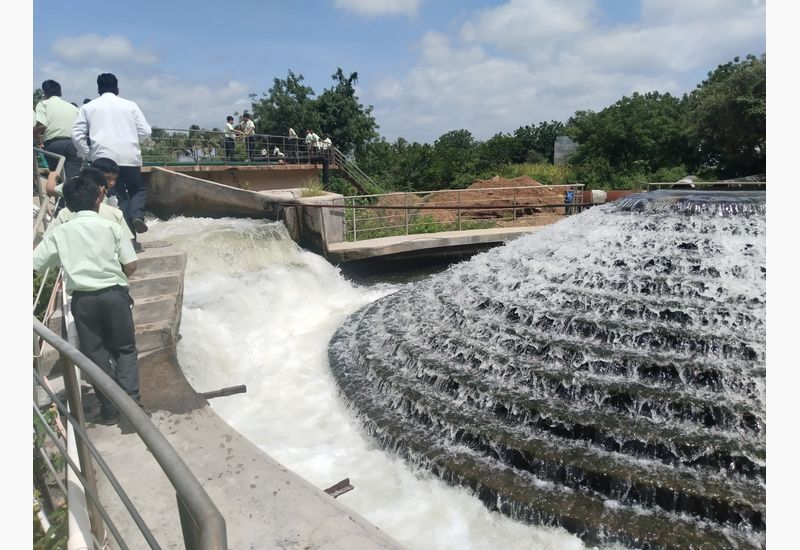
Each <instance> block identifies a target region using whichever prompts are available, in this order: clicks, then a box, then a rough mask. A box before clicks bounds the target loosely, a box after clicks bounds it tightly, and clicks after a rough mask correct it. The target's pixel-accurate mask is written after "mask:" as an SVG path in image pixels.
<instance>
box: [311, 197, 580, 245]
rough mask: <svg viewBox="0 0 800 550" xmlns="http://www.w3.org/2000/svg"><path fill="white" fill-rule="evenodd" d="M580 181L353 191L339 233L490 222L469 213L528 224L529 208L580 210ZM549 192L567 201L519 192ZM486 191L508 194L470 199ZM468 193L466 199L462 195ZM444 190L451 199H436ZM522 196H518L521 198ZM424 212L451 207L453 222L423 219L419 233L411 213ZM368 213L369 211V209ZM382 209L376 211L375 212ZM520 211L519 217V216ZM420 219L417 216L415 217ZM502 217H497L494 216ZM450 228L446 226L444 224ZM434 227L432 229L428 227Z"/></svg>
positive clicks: (351, 236) (350, 235) (352, 236)
mask: <svg viewBox="0 0 800 550" xmlns="http://www.w3.org/2000/svg"><path fill="white" fill-rule="evenodd" d="M584 187H585V186H584V185H583V184H565V185H547V186H542V187H539V186H530V185H522V186H515V187H488V188H479V189H469V188H468V189H442V190H438V191H426V192H422V191H418V192H396V193H379V194H368V195H356V196H349V197H344V201H345V205H344V206H338V208H342V209H343V210H344V211H345V220H344V224H345V226H344V231H345V240H347V241H357V240H359V237H360V238H361V239H364V237H363V235H365V234H366V235H372V236H370V237H368V238H374V235H375V234H378V235H379V236H394V235H403V234H405V235H409V234H412V233H416V232H426V233H430V232H437V231H451V230H458V231H461V230H463V229H464V226H465V225H466V224H465V223H464V222H465V220H466V221H467V222H472V223H473V224H474V223H479V224H487V223H489V224H494V225H496V222H495V221H487V220H475V219H472V218H467V214H468V213H472V214H471V215H472V216H474V214H476V213H478V212H480V211H488V210H492V211H511V216H510V219H505V216H504V217H503V220H502V221H504V222H510V223H511V225H512V227H519V226H522V227H524V226H529V225H536V223H533V224H531V223H530V222H535V220H536V218H537V217H538V216H537V215H536V214H534V213H533V212H532V210H533V209H548V210H549V211H550V212H549V213H550V214H560V213H562V212H563V213H564V214H565V215H569V214H571V213H576V212H579V211H580V210H582V209H583V208H584V206H585V205H584V203H583V190H584ZM541 190H548V191H551V192H552V194H553V195H558V196H559V197H560V195H561V193H562V192H564V191H572V192H573V199H572V202H564V201H561V200H559V201H549V202H547V203H534V202H530V201H524V200H523V199H524V193H525V192H531V191H534V192H535V191H541ZM488 192H495V193H497V192H500V193H503V194H505V195H507V196H486V197H485V198H482V197H481V198H475V196H476V195H480V194H483V193H488ZM467 193H468V194H469V196H468V197H467V198H465V199H464V198H462V197H464V194H467ZM442 194H449V195H455V197H454V198H453V199H452V200H447V201H437V200H436V198H437V196H438V195H442ZM520 195H522V196H520ZM386 197H389V198H392V199H393V202H396V203H397V204H376V203H377V202H378V201H379V200H380V199H381V198H386ZM409 197H416V198H417V201H415V202H416V204H409V202H410V201H409ZM314 206H318V207H320V208H323V207H325V208H335V207H336V206H335V205H314ZM365 210H366V211H367V212H366V215H362V216H359V214H358V212H359V211H365ZM393 210H396V211H398V212H400V211H402V212H403V214H402V218H403V219H402V220H400V219H397V218H398V217H399V216H398V215H392V214H391V211H393ZM425 210H439V211H442V210H445V211H452V212H453V213H454V215H455V218H454V219H453V220H447V221H436V220H433V223H435V224H436V226H432V225H430V224H427V222H426V223H423V224H422V227H421V229H420V230H419V231H418V230H416V229H415V228H414V219H413V218H414V216H419V214H420V212H423V211H425ZM370 211H371V212H370ZM382 211H383V212H385V213H384V214H380V212H382ZM519 212H521V213H522V214H523V215H522V216H518V213H519ZM418 219H419V218H418ZM498 221H501V220H498ZM449 225H452V226H453V228H452V229H450V228H449V227H446V226H449ZM432 230H433V231H432Z"/></svg>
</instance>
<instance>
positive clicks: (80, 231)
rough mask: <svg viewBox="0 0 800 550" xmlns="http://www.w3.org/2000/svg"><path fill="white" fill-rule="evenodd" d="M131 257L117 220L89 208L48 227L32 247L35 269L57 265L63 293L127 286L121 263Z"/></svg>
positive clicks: (134, 257) (133, 257) (134, 255)
mask: <svg viewBox="0 0 800 550" xmlns="http://www.w3.org/2000/svg"><path fill="white" fill-rule="evenodd" d="M134 261H136V253H135V252H134V251H133V245H132V244H131V241H130V240H128V239H125V238H123V236H122V229H121V228H120V226H119V224H117V223H114V222H111V221H109V220H106V219H104V218H101V217H100V215H99V214H98V213H97V212H94V211H93V210H84V211H81V212H78V213H77V214H75V217H74V218H72V219H71V220H70V222H69V223H63V224H61V225H57V226H55V227H53V228H51V229H48V230H47V232H46V233H45V234H44V237H43V238H42V242H40V243H39V244H38V245H37V246H36V248H34V249H33V269H34V270H35V271H43V270H44V269H45V268H48V267H55V266H57V265H59V264H60V265H61V267H62V268H63V269H64V278H65V281H66V290H67V294H72V293H73V292H74V291H75V290H82V291H93V290H101V289H104V288H108V287H111V286H114V285H120V286H128V278H127V277H126V276H125V273H123V271H122V265H126V264H129V263H131V262H134Z"/></svg>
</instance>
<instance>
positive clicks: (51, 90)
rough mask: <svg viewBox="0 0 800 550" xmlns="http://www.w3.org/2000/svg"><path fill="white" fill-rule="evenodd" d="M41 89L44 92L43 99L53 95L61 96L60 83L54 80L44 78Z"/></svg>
mask: <svg viewBox="0 0 800 550" xmlns="http://www.w3.org/2000/svg"><path fill="white" fill-rule="evenodd" d="M42 91H43V92H44V98H45V99H47V98H50V97H53V96H54V95H55V96H58V97H61V84H59V83H58V82H56V81H55V80H45V81H44V82H42Z"/></svg>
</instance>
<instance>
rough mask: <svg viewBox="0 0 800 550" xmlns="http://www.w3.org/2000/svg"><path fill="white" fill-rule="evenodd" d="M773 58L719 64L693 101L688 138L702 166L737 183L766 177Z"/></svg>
mask: <svg viewBox="0 0 800 550" xmlns="http://www.w3.org/2000/svg"><path fill="white" fill-rule="evenodd" d="M766 112H767V57H766V55H762V56H761V57H760V58H757V57H755V56H754V55H748V56H747V57H746V58H745V59H744V60H740V59H739V58H738V57H736V58H734V60H733V61H732V62H730V63H726V64H725V65H719V66H718V67H717V68H716V70H714V71H713V72H709V73H708V78H707V79H706V80H704V81H703V82H702V83H700V84H699V85H698V87H697V89H696V90H694V91H693V92H692V93H691V95H690V96H689V113H688V133H689V136H690V138H691V140H692V143H693V144H694V145H695V147H696V150H697V151H698V155H699V159H698V161H699V165H700V166H704V167H710V168H712V169H714V170H715V171H716V173H717V175H718V176H719V177H722V178H732V177H740V176H747V175H753V174H762V173H765V172H766V161H767V125H766V122H767V117H766Z"/></svg>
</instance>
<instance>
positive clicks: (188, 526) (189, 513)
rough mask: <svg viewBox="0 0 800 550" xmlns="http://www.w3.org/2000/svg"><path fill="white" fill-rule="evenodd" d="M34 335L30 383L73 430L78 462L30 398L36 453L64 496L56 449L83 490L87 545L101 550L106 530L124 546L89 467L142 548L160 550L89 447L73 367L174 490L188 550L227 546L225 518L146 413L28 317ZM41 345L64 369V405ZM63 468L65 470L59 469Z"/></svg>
mask: <svg viewBox="0 0 800 550" xmlns="http://www.w3.org/2000/svg"><path fill="white" fill-rule="evenodd" d="M33 333H34V369H33V378H34V384H35V385H38V386H39V387H41V388H43V390H44V391H45V392H46V393H47V395H48V397H49V398H50V400H51V401H52V403H53V405H54V406H55V407H56V408H57V410H58V414H59V418H60V419H61V420H62V421H64V420H65V421H66V422H67V423H68V424H69V425H70V426H71V427H72V429H73V430H74V434H75V438H76V444H77V447H78V456H79V463H76V462H75V460H73V459H72V458H71V457H70V455H69V453H68V452H67V449H66V445H65V443H64V442H63V441H62V437H60V436H59V434H57V433H56V432H55V431H54V430H53V429H52V428H51V427H50V425H49V422H48V420H47V419H46V418H45V417H44V415H43V413H42V411H41V410H40V407H39V404H38V402H37V401H36V400H34V403H33V410H34V416H35V417H36V418H38V419H39V421H40V425H41V426H42V427H43V429H44V432H45V434H46V435H47V438H48V439H47V443H48V445H42V446H40V448H39V449H38V452H39V454H41V455H42V456H43V457H44V459H45V463H46V464H48V469H49V470H50V473H51V475H52V476H53V478H54V479H56V484H57V485H58V486H59V488H60V489H61V490H62V491H63V492H64V498H67V493H66V491H65V489H64V486H65V485H66V482H65V483H63V484H62V483H60V481H59V480H58V477H59V475H58V472H57V469H56V468H55V467H54V466H53V461H51V460H49V456H48V453H47V451H46V450H45V448H46V447H49V449H48V450H50V451H53V449H55V450H57V451H58V453H59V454H60V455H61V456H62V457H63V459H64V461H65V462H66V466H68V468H69V469H70V470H71V471H72V472H73V474H74V475H75V477H76V478H77V479H78V480H79V482H80V484H81V485H82V486H83V491H84V493H85V495H86V496H87V497H88V501H87V503H86V505H87V508H88V517H89V521H90V523H91V539H92V540H91V544H92V546H93V547H94V548H104V547H106V536H107V535H106V531H105V529H106V528H108V531H110V533H111V535H112V536H113V538H114V541H115V544H116V545H117V547H119V548H123V549H124V548H128V544H127V542H126V540H124V538H123V536H122V534H121V533H120V530H119V528H118V527H117V525H116V524H115V522H114V521H112V519H111V517H110V516H109V513H108V511H107V510H106V508H105V506H103V503H102V502H101V499H100V496H99V494H98V491H97V487H96V486H95V483H94V473H95V469H94V464H95V463H96V464H97V466H99V469H100V470H101V471H102V473H103V474H105V476H106V478H107V479H108V482H109V484H110V485H111V487H112V488H113V490H114V492H116V494H117V495H118V496H119V498H120V500H121V501H122V503H123V505H124V507H125V509H126V510H127V511H128V513H129V514H130V517H131V518H132V519H133V521H134V523H135V524H136V526H137V527H138V529H139V531H140V532H141V534H142V536H143V537H144V539H145V540H146V541H147V544H148V545H149V546H150V547H151V548H160V545H159V544H158V542H157V541H156V539H155V537H154V536H153V534H152V532H151V531H150V529H149V528H148V527H147V525H146V524H145V522H144V520H143V519H142V517H141V515H140V514H139V512H138V511H137V509H136V507H135V506H134V505H133V503H132V502H131V501H130V498H129V497H128V496H127V495H126V493H125V491H124V490H123V489H122V487H121V485H120V484H119V481H118V480H117V479H116V477H115V476H114V474H113V472H112V471H111V469H110V468H109V466H108V464H107V463H106V462H105V460H104V459H103V457H102V456H101V454H100V453H99V451H98V450H97V448H96V447H95V445H94V444H93V443H92V441H91V438H90V437H89V435H88V433H87V431H86V425H85V421H84V418H83V407H82V403H81V388H80V383H79V382H78V377H77V375H76V372H75V371H74V369H75V367H77V368H78V369H80V372H81V373H82V374H83V375H85V376H86V377H87V378H88V379H89V380H90V381H91V382H92V383H93V384H94V386H95V387H96V388H98V389H99V391H102V392H103V393H104V394H105V395H106V396H107V397H108V399H109V400H110V401H111V402H112V403H113V404H114V406H115V407H116V408H117V410H118V411H119V412H120V415H121V417H122V418H124V419H125V421H127V423H128V425H129V426H130V427H131V428H132V429H133V430H134V431H135V433H136V434H137V435H138V436H139V437H140V438H141V440H142V441H143V442H144V444H145V445H146V446H147V448H148V449H149V450H150V453H151V454H152V456H153V458H154V459H155V460H156V462H157V463H158V464H159V466H160V467H161V469H162V470H163V472H164V474H165V475H166V477H167V479H169V481H170V483H171V484H172V486H173V487H174V489H175V491H176V497H177V507H178V511H179V516H180V521H181V527H182V532H183V538H184V543H185V545H186V548H187V549H189V550H194V549H208V550H211V549H215V550H225V549H226V548H227V535H226V528H225V519H224V518H223V517H222V514H220V512H219V510H218V509H217V507H216V506H215V505H214V503H213V501H212V500H211V499H210V497H209V496H208V494H207V493H206V492H205V490H204V489H203V487H202V486H201V485H200V483H199V481H198V480H197V478H195V476H194V475H193V474H192V472H191V470H189V468H188V467H187V466H186V464H185V463H184V462H183V460H182V459H181V457H180V456H179V455H178V453H177V451H176V450H175V449H174V448H173V447H172V446H171V445H170V444H169V442H168V441H167V440H166V438H165V437H164V436H163V435H162V434H161V432H159V431H158V429H157V428H156V427H155V426H154V425H153V423H152V422H151V421H150V419H149V418H148V417H147V415H146V414H145V413H144V412H143V411H142V410H141V408H140V407H139V405H137V404H136V403H135V402H134V401H133V399H131V398H130V397H129V396H128V394H126V393H125V392H124V391H123V390H122V388H120V387H119V385H118V384H117V383H116V382H114V380H112V379H111V377H109V376H108V375H107V374H106V373H105V372H103V371H102V370H101V369H100V368H99V367H98V366H97V365H95V364H94V363H93V362H92V361H90V360H89V359H88V358H87V357H86V356H85V355H83V354H82V353H80V352H79V351H78V350H77V349H75V348H74V347H73V346H72V345H70V344H69V343H68V342H66V341H65V340H63V339H62V338H60V337H58V336H57V335H56V334H55V333H54V332H52V331H51V330H50V329H48V328H47V327H46V326H45V325H44V324H42V323H41V322H40V321H39V320H38V319H36V318H35V317H34V319H33ZM40 340H41V341H43V342H46V343H47V344H49V345H50V346H52V347H53V348H54V349H55V350H56V351H57V352H58V355H59V358H60V361H61V365H62V368H63V370H64V385H65V390H66V397H67V402H68V404H69V405H68V406H67V405H66V404H65V403H63V402H62V401H61V400H60V399H59V397H58V395H56V393H55V392H54V391H53V390H52V389H51V388H50V385H49V383H48V382H47V380H46V379H45V378H44V377H43V376H42V374H41V372H42V368H41V364H37V362H40V361H41V356H42V352H41V349H42V346H41V342H40ZM65 469H66V468H65Z"/></svg>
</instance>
